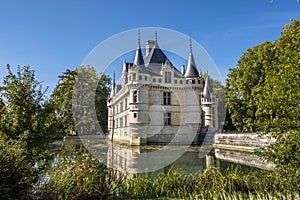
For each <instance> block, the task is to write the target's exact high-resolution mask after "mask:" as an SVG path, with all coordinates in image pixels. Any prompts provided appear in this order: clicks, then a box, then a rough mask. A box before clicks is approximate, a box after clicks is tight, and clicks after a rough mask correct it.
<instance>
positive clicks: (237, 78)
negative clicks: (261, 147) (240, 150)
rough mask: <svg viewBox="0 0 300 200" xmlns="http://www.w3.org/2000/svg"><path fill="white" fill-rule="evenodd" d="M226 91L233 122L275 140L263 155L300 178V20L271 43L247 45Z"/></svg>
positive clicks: (291, 180)
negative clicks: (270, 136) (268, 135)
mask: <svg viewBox="0 0 300 200" xmlns="http://www.w3.org/2000/svg"><path fill="white" fill-rule="evenodd" d="M226 93H227V107H228V110H229V112H230V113H231V116H232V121H233V123H234V125H235V126H236V127H237V128H238V129H239V130H251V129H257V130H258V131H260V133H262V134H271V135H272V137H274V138H276V139H277V140H276V143H275V144H274V145H271V146H270V147H269V148H268V151H267V152H266V153H264V156H265V158H267V159H268V160H269V161H272V162H274V163H275V164H276V166H277V168H278V169H279V172H280V173H281V175H289V177H290V178H289V179H288V180H286V181H287V182H288V181H290V182H289V183H290V184H292V182H293V181H295V180H298V181H299V180H300V171H299V168H300V154H299V152H300V143H299V141H300V20H292V21H291V23H290V24H287V25H285V26H284V27H283V30H282V33H281V36H280V37H279V38H278V39H277V40H276V41H275V42H274V43H273V44H272V43H271V42H265V43H263V44H260V45H257V46H255V47H252V48H249V49H248V50H247V51H246V52H245V53H244V54H243V56H242V57H241V58H240V59H239V61H238V65H237V67H236V68H231V69H230V70H229V73H228V78H227V84H226ZM295 178H297V179H295Z"/></svg>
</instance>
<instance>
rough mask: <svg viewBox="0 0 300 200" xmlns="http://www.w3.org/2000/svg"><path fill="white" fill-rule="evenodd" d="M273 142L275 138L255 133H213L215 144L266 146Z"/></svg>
mask: <svg viewBox="0 0 300 200" xmlns="http://www.w3.org/2000/svg"><path fill="white" fill-rule="evenodd" d="M274 142H275V139H274V138H272V137H271V136H268V135H266V136H259V135H258V134H257V133H234V134H232V133H230V134H216V135H215V145H230V146H241V147H253V148H266V147H268V146H269V145H270V144H273V143H274Z"/></svg>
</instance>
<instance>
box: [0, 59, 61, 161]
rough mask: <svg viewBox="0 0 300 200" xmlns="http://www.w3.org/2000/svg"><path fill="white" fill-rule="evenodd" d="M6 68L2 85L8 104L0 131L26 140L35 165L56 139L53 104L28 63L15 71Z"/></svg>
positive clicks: (1, 92) (2, 94) (27, 150)
mask: <svg viewBox="0 0 300 200" xmlns="http://www.w3.org/2000/svg"><path fill="white" fill-rule="evenodd" d="M7 70H8V74H7V75H6V76H5V77H4V81H3V85H2V86H1V87H0V95H1V97H2V99H3V102H4V104H5V111H3V113H1V119H0V130H1V131H2V132H3V133H4V134H5V135H7V137H8V138H9V139H12V140H18V141H20V142H23V143H24V147H25V149H26V153H27V154H29V158H31V159H32V164H34V162H36V161H37V160H38V159H39V158H41V155H42V153H41V152H44V151H45V150H46V149H47V147H48V144H49V142H51V141H53V140H54V139H56V138H57V135H56V134H55V129H56V121H55V119H56V117H55V113H54V110H53V105H52V104H51V103H50V102H48V101H46V100H45V92H46V90H42V85H41V82H39V81H37V80H36V79H35V73H34V71H33V70H30V67H29V66H25V67H22V68H21V67H18V68H17V72H16V74H13V72H12V71H11V68H10V66H9V65H7Z"/></svg>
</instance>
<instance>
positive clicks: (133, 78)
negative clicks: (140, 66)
mask: <svg viewBox="0 0 300 200" xmlns="http://www.w3.org/2000/svg"><path fill="white" fill-rule="evenodd" d="M132 80H134V81H135V80H136V73H133V74H132Z"/></svg>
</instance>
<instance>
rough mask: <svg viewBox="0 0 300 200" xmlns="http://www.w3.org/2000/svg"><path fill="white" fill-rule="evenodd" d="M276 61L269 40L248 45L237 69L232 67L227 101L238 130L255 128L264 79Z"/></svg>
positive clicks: (228, 81) (227, 86) (227, 81)
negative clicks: (258, 100)
mask: <svg viewBox="0 0 300 200" xmlns="http://www.w3.org/2000/svg"><path fill="white" fill-rule="evenodd" d="M274 62H276V58H275V56H274V46H273V44H272V43H270V42H265V43H263V44H261V45H258V46H255V47H253V48H249V49H248V50H247V51H246V52H245V53H244V54H243V56H242V57H241V58H240V59H239V61H238V65H237V67H236V68H231V69H229V73H228V78H227V80H226V104H227V108H228V111H229V113H230V115H231V118H232V122H233V124H234V125H235V127H236V128H237V129H238V130H243V131H250V130H253V129H256V124H255V123H256V116H255V114H256V111H257V98H256V97H257V94H259V93H260V92H261V87H262V85H263V84H264V82H265V73H266V71H267V70H268V69H269V68H270V66H272V64H273V63H274Z"/></svg>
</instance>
